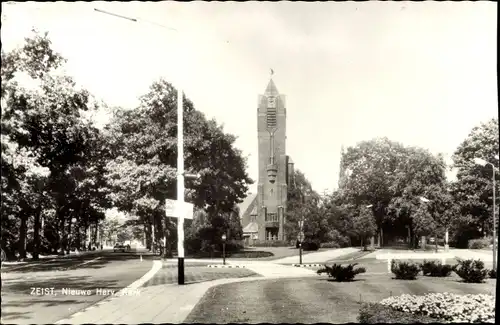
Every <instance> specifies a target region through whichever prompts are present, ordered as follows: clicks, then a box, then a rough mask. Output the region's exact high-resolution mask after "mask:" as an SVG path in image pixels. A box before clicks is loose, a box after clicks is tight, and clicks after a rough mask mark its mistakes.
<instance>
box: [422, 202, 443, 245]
mask: <svg viewBox="0 0 500 325" xmlns="http://www.w3.org/2000/svg"><path fill="white" fill-rule="evenodd" d="M419 199H420V201H421V202H424V203H429V202H432V201H431V200H429V199H427V198H425V197H423V196H421V197H420V198H419ZM434 237H435V238H434V240H435V243H436V253H437V252H438V239H437V236H436V234H434ZM446 245H448V228H447V229H446V233H445V247H446Z"/></svg>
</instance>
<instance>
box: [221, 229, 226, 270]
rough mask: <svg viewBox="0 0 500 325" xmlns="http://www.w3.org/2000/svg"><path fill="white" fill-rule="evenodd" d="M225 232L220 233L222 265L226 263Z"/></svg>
mask: <svg viewBox="0 0 500 325" xmlns="http://www.w3.org/2000/svg"><path fill="white" fill-rule="evenodd" d="M226 238H227V237H226V234H222V265H226Z"/></svg>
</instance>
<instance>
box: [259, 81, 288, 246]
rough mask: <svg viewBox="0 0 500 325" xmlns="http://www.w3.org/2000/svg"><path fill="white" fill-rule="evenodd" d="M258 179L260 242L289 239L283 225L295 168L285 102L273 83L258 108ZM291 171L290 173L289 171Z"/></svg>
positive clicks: (269, 85) (261, 97)
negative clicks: (289, 149)
mask: <svg viewBox="0 0 500 325" xmlns="http://www.w3.org/2000/svg"><path fill="white" fill-rule="evenodd" d="M257 114H258V117H257V118H258V122H257V130H258V138H259V180H258V190H257V198H256V199H257V204H256V207H257V211H258V213H257V218H256V222H257V224H258V225H259V227H258V239H259V240H261V241H262V240H286V235H285V232H284V224H285V222H286V218H285V212H286V205H287V194H288V190H287V188H288V184H287V183H288V181H289V177H288V176H289V175H288V174H289V172H292V169H293V168H289V166H293V164H292V163H291V160H290V159H289V157H288V156H287V155H286V146H285V143H286V102H285V96H284V95H280V94H279V92H278V89H277V88H276V86H275V84H274V82H273V80H272V79H271V80H270V81H269V84H268V85H267V88H266V90H265V93H264V95H259V107H258V113H257ZM289 169H290V170H289Z"/></svg>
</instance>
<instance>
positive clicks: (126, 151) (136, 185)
mask: <svg viewBox="0 0 500 325" xmlns="http://www.w3.org/2000/svg"><path fill="white" fill-rule="evenodd" d="M183 100H184V103H183V104H184V105H183V107H184V140H185V167H186V171H187V172H188V173H189V172H195V171H196V172H199V173H200V174H201V175H202V177H201V179H200V180H197V181H194V182H189V183H187V188H190V190H188V191H187V193H186V195H185V199H187V200H188V201H190V202H192V203H194V204H195V206H196V207H198V208H202V209H205V210H206V211H207V212H208V215H209V217H210V218H212V219H213V220H212V221H211V224H212V225H214V226H217V227H225V226H226V225H227V219H228V217H227V218H224V215H225V214H226V215H228V216H229V215H230V213H231V212H232V211H233V208H234V205H235V204H236V203H238V202H239V201H241V200H242V198H243V197H244V195H245V192H246V191H247V189H248V185H249V184H251V183H252V181H251V180H250V179H249V177H248V175H247V173H246V171H245V168H246V162H245V160H244V158H243V157H242V156H241V152H240V151H239V150H237V149H236V148H234V141H235V137H234V136H232V135H229V134H225V133H224V132H223V130H222V127H220V126H218V125H217V123H216V122H215V121H207V120H206V119H205V117H204V115H203V114H202V113H200V112H199V111H196V110H195V109H194V106H193V103H192V102H191V101H190V100H189V99H187V98H186V97H184V99H183ZM176 121H177V91H176V90H175V88H174V87H173V86H172V85H171V84H170V83H168V82H167V81H165V80H163V79H161V80H159V81H157V82H155V83H153V85H152V86H151V88H150V91H149V92H148V93H147V94H145V95H144V96H142V97H141V104H140V106H139V107H138V108H137V109H136V110H133V111H126V110H117V111H116V112H115V115H114V118H113V120H112V122H111V123H110V125H109V126H108V127H107V136H108V138H109V143H110V152H111V154H112V156H113V157H114V160H113V161H110V162H109V163H108V165H107V167H106V170H107V173H106V179H107V180H108V182H109V184H110V185H111V188H112V190H113V193H112V195H111V198H112V200H113V202H114V204H115V205H116V206H117V207H119V208H120V209H121V210H123V211H130V212H133V213H134V214H135V215H137V216H139V217H140V218H141V219H142V221H143V222H144V223H145V224H147V225H148V227H149V228H151V225H155V226H156V227H155V228H156V229H159V228H161V224H162V222H161V220H162V219H164V202H165V199H175V198H176V197H177V193H176V191H177V188H176V173H177V123H176ZM219 219H220V220H226V221H224V222H223V221H220V222H219V221H217V220H219ZM229 219H230V218H229ZM165 224H166V226H165V227H166V229H165V230H166V232H168V233H170V234H172V233H174V229H175V228H174V227H175V225H174V224H173V222H172V221H171V220H167V221H166V222H165Z"/></svg>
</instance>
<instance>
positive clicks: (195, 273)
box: [144, 263, 260, 287]
mask: <svg viewBox="0 0 500 325" xmlns="http://www.w3.org/2000/svg"><path fill="white" fill-rule="evenodd" d="M177 272H178V271H177V264H174V263H172V264H164V265H163V268H162V269H161V270H160V271H158V273H156V274H155V276H154V277H153V278H152V279H150V280H149V281H148V282H146V283H145V284H144V286H145V287H149V286H155V285H162V284H172V283H177V280H178V278H177ZM251 276H260V275H258V274H257V273H255V272H253V271H250V270H248V269H244V268H209V267H207V263H203V264H201V263H196V264H192V263H190V264H187V265H185V268H184V280H185V283H186V284H188V283H197V282H204V281H212V280H217V279H226V278H244V277H251Z"/></svg>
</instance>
